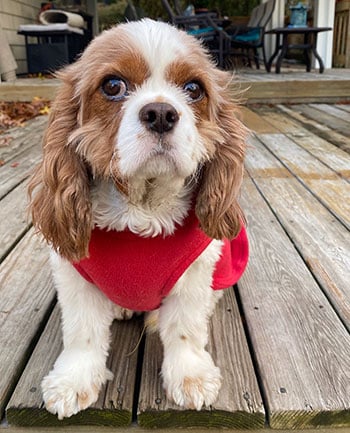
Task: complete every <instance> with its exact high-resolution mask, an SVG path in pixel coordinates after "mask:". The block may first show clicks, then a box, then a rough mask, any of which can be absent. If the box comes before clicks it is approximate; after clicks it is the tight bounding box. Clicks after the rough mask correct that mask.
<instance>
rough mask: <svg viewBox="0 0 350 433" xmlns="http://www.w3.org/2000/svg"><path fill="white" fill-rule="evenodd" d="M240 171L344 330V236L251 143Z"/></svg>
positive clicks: (348, 257)
mask: <svg viewBox="0 0 350 433" xmlns="http://www.w3.org/2000/svg"><path fill="white" fill-rule="evenodd" d="M251 149H252V151H251V152H249V153H248V156H247V159H246V166H247V169H248V171H249V173H250V174H251V176H252V177H253V178H254V181H255V182H256V183H257V185H258V187H259V189H261V190H262V189H263V193H264V196H265V197H266V199H267V200H268V202H269V205H270V206H271V207H272V209H273V212H274V213H275V214H276V215H277V217H278V219H279V220H280V221H281V222H282V224H283V226H284V228H285V229H286V230H287V232H288V235H289V236H290V238H291V239H292V241H293V243H294V244H295V245H296V248H297V249H298V251H299V252H300V254H301V255H302V257H303V259H304V261H305V263H307V264H308V266H309V267H310V269H311V271H312V273H313V274H314V276H315V278H316V279H317V281H318V283H319V284H320V285H321V287H322V289H323V290H324V292H325V293H326V295H327V297H328V298H329V299H330V300H331V302H332V304H333V305H334V307H335V308H336V309H337V312H338V314H339V316H340V317H341V318H342V320H343V321H344V324H345V325H346V327H347V328H348V330H350V286H349V269H350V249H349V245H350V234H349V231H348V230H347V229H346V228H345V227H344V225H342V224H341V223H340V222H339V221H337V220H336V219H335V218H334V216H333V215H331V214H330V212H329V211H328V210H327V208H325V207H324V206H323V205H322V204H321V203H320V202H319V201H318V200H317V199H316V198H315V197H314V196H313V195H312V194H311V193H310V192H308V191H307V190H306V189H305V188H304V187H303V186H302V184H300V182H298V181H297V179H295V178H294V177H293V176H292V174H291V173H290V172H289V171H288V170H287V169H286V168H285V167H283V166H282V164H281V163H280V162H279V161H277V160H276V159H275V158H274V157H273V156H272V155H271V153H270V152H269V151H268V150H267V149H266V148H265V147H264V146H263V145H262V144H261V143H260V142H259V141H258V140H257V139H253V138H252V139H251Z"/></svg>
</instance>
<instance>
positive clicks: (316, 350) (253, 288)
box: [239, 148, 350, 429]
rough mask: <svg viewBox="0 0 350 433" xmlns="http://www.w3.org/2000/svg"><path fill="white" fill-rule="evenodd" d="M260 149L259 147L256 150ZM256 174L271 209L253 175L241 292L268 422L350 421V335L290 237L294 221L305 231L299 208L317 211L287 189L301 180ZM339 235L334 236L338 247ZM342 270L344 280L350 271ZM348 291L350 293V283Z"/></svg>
mask: <svg viewBox="0 0 350 433" xmlns="http://www.w3.org/2000/svg"><path fill="white" fill-rule="evenodd" d="M259 152H260V149H259ZM257 153H258V149H257V148H255V151H254V155H255V157H256V155H257ZM264 156H265V158H266V159H267V156H266V155H264ZM250 163H251V162H250ZM249 168H252V166H251V165H249V162H248V169H249ZM280 170H282V167H281V168H280ZM251 171H252V175H253V177H254V170H253V169H252V170H251ZM262 180H263V181H262ZM254 181H255V182H256V183H257V185H258V187H259V189H260V190H261V192H262V194H263V195H264V197H266V198H267V200H269V206H271V208H272V211H273V212H271V210H270V208H269V206H268V205H267V204H266V203H265V201H264V199H263V197H262V196H261V195H259V193H258V192H257V190H256V187H255V186H254V184H253V183H252V181H251V180H249V179H248V178H247V179H246V180H245V185H244V191H243V195H242V199H241V202H242V206H243V208H244V209H245V212H246V214H247V217H248V228H249V232H248V234H249V238H250V245H251V257H250V261H249V265H248V269H247V271H246V272H245V274H244V275H243V278H242V279H241V280H240V282H239V293H240V296H241V300H242V305H243V310H244V313H245V317H246V320H247V326H248V329H249V332H250V336H251V339H252V345H253V347H254V351H255V354H256V359H257V362H258V371H259V372H260V374H261V380H262V384H263V388H264V395H265V398H266V405H267V407H268V419H269V425H270V426H271V427H272V428H278V429H282V428H286V429H287V428H291V429H296V428H305V427H322V426H323V427H324V426H327V425H332V426H343V427H344V426H350V401H349V395H350V369H349V365H350V336H349V333H348V332H347V331H346V329H345V327H344V326H343V323H342V322H341V321H340V320H339V318H338V315H337V313H336V312H335V311H334V309H333V307H332V305H331V304H330V303H329V302H328V299H327V297H326V296H325V295H324V294H323V292H322V290H320V287H319V286H318V284H317V283H316V282H315V280H314V279H313V277H312V275H311V274H310V272H309V270H308V268H307V267H306V266H305V263H304V261H303V259H302V258H301V257H300V256H299V254H298V252H297V250H296V249H295V248H294V247H293V244H292V243H291V242H290V239H289V238H290V237H291V236H293V238H294V239H295V237H296V234H295V233H294V232H293V233H292V232H291V230H290V227H294V225H295V226H296V227H295V229H294V230H295V231H296V232H298V231H299V230H301V227H302V225H300V221H299V222H298V221H297V217H298V214H299V211H302V212H303V215H305V217H306V218H308V217H309V215H310V217H311V218H312V214H311V213H310V214H308V209H309V208H306V209H305V208H304V209H302V208H299V206H298V207H297V205H296V203H295V201H294V200H293V199H291V197H290V195H289V191H290V190H291V189H292V188H291V186H290V185H289V184H290V183H291V182H296V183H297V184H298V185H300V184H299V183H298V182H297V181H296V180H293V179H290V178H288V177H287V178H283V177H279V178H276V179H269V180H267V179H265V178H259V177H256V178H254ZM267 185H272V186H271V187H270V188H271V189H272V188H273V189H274V195H275V196H276V197H278V196H280V197H281V199H280V200H279V201H278V206H276V203H275V202H273V201H270V198H271V194H268V193H267V190H268V187H267ZM276 185H279V188H278V189H277V188H276V187H275V186H276ZM287 194H288V195H287ZM311 200H312V199H311ZM282 202H284V203H287V204H288V206H289V207H290V210H289V212H288V218H289V219H290V225H289V226H288V225H285V219H284V218H280V215H281V212H280V207H281V206H282ZM304 205H306V203H304ZM291 210H294V213H293V212H291ZM316 212H317V211H316ZM274 213H276V214H277V216H278V217H279V219H280V220H281V222H282V224H283V227H282V226H280V224H279V222H278V221H277V220H276V217H275V216H274ZM294 214H295V215H294ZM292 215H293V217H292ZM292 218H293V219H292ZM317 227H319V226H317ZM284 230H286V231H287V234H286V233H285V231H284ZM300 238H303V242H302V243H303V244H304V245H305V247H304V248H305V249H306V250H307V248H308V245H309V244H310V243H311V242H312V237H311V236H310V235H309V233H308V231H307V228H306V230H305V229H304V230H303V231H301V232H300V235H299V239H300ZM299 239H298V243H300V240H299ZM337 240H338V239H337ZM337 240H336V241H334V239H331V240H330V242H331V243H333V242H334V244H333V248H334V247H335V245H336V242H337ZM294 242H295V241H294ZM319 250H320V246H319V245H318V246H317V252H319ZM329 252H330V251H329ZM337 255H339V252H337ZM323 258H324V257H322V258H320V259H323ZM339 259H340V257H339V258H338V260H339ZM322 265H323V266H325V263H324V262H323V261H322ZM347 269H349V268H347ZM343 271H344V270H343ZM345 271H346V269H345ZM330 272H331V269H330ZM341 277H342V279H343V281H344V277H345V274H344V272H343V274H341ZM333 281H334V280H333ZM347 281H348V279H347ZM344 291H345V293H346V292H348V284H346V286H345V287H344ZM330 295H331V294H330ZM338 301H340V299H338ZM348 306H349V304H347V308H348ZM345 310H346V309H345ZM345 313H346V314H348V313H349V310H346V311H345V312H344V314H345ZM344 318H346V317H344Z"/></svg>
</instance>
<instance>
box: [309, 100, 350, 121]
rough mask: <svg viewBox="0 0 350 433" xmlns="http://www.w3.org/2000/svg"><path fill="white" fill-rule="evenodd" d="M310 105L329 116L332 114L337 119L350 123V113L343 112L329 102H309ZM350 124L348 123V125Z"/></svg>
mask: <svg viewBox="0 0 350 433" xmlns="http://www.w3.org/2000/svg"><path fill="white" fill-rule="evenodd" d="M310 107H313V108H316V110H320V111H323V112H324V113H326V114H328V115H329V116H334V117H336V118H338V119H341V120H344V121H345V122H347V123H350V114H349V113H346V112H344V111H343V110H341V109H340V108H337V107H335V106H334V105H330V104H310ZM349 126H350V125H349Z"/></svg>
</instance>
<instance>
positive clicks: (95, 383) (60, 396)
mask: <svg viewBox="0 0 350 433" xmlns="http://www.w3.org/2000/svg"><path fill="white" fill-rule="evenodd" d="M62 355H64V352H63V353H62ZM62 355H61V356H60V357H59V358H58V360H57V361H56V364H55V367H54V369H53V370H52V371H51V372H50V373H49V374H48V375H47V376H46V377H44V379H43V381H42V383H41V388H42V392H43V399H44V403H45V407H46V409H47V410H48V411H49V412H51V413H53V414H55V415H57V416H58V419H60V420H61V419H63V418H67V417H70V416H72V415H75V414H76V413H78V412H80V411H81V410H84V409H86V408H88V407H89V406H91V405H92V404H93V403H95V402H96V401H97V398H98V395H99V392H100V389H101V386H102V385H103V384H104V383H105V382H106V381H107V380H110V379H112V377H113V375H112V373H111V372H110V371H109V370H108V369H107V368H106V367H103V368H102V367H101V366H100V367H96V366H94V365H93V363H91V362H86V361H84V360H83V358H82V357H78V358H77V359H76V360H75V361H74V363H66V364H65V362H63V361H64V360H63V359H62ZM85 356H89V355H88V354H86V355H85Z"/></svg>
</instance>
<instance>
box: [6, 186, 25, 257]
mask: <svg viewBox="0 0 350 433" xmlns="http://www.w3.org/2000/svg"><path fill="white" fill-rule="evenodd" d="M26 195H27V193H26V185H25V184H21V185H19V186H18V187H17V188H16V189H15V190H13V191H12V192H10V193H9V194H8V195H7V196H6V197H5V198H3V199H2V200H1V203H0V221H1V226H0V262H1V261H2V260H3V258H4V257H5V256H6V254H8V253H9V252H10V250H11V248H12V247H13V246H14V245H15V244H16V243H17V242H18V241H19V239H21V238H22V237H23V235H24V234H25V233H26V232H27V231H28V229H29V221H28V218H27V212H26V207H27V201H26Z"/></svg>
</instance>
